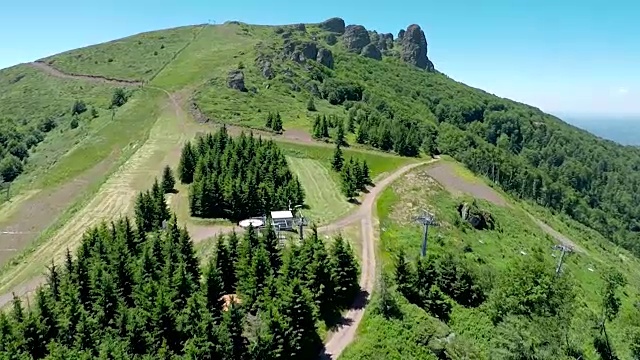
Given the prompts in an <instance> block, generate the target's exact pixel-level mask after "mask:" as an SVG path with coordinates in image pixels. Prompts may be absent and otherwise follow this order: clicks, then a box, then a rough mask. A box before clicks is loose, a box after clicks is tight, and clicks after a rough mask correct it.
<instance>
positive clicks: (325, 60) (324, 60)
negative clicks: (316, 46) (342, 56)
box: [318, 49, 333, 69]
mask: <svg viewBox="0 0 640 360" xmlns="http://www.w3.org/2000/svg"><path fill="white" fill-rule="evenodd" d="M318 62H319V63H320V64H322V65H324V66H326V67H328V68H329V69H333V53H331V50H328V49H320V50H319V51H318Z"/></svg>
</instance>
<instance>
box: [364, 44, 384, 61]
mask: <svg viewBox="0 0 640 360" xmlns="http://www.w3.org/2000/svg"><path fill="white" fill-rule="evenodd" d="M360 54H361V55H362V56H364V57H368V58H371V59H375V60H382V53H380V50H379V49H378V48H377V47H376V46H375V45H374V44H369V45H367V46H365V47H364V48H363V49H362V53H360Z"/></svg>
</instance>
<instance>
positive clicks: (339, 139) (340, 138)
mask: <svg viewBox="0 0 640 360" xmlns="http://www.w3.org/2000/svg"><path fill="white" fill-rule="evenodd" d="M336 127H337V128H336V144H337V145H338V146H342V145H346V142H345V140H344V124H343V123H342V120H340V121H337V125H336Z"/></svg>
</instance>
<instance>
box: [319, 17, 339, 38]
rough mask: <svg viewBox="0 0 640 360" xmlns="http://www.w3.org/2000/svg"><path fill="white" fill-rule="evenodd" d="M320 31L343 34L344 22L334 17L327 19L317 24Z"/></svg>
mask: <svg viewBox="0 0 640 360" xmlns="http://www.w3.org/2000/svg"><path fill="white" fill-rule="evenodd" d="M319 26H320V29H322V30H325V31H329V32H333V33H336V34H341V35H342V34H344V31H345V27H344V20H342V19H341V18H339V17H334V18H331V19H327V20H325V21H323V22H321V23H320V24H319Z"/></svg>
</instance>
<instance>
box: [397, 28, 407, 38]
mask: <svg viewBox="0 0 640 360" xmlns="http://www.w3.org/2000/svg"><path fill="white" fill-rule="evenodd" d="M404 33H405V31H404V29H400V31H398V41H402V38H404Z"/></svg>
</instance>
